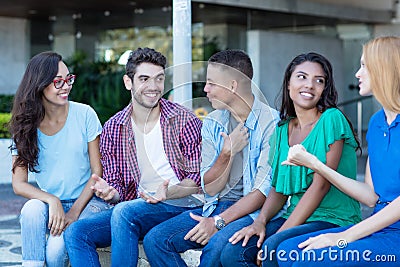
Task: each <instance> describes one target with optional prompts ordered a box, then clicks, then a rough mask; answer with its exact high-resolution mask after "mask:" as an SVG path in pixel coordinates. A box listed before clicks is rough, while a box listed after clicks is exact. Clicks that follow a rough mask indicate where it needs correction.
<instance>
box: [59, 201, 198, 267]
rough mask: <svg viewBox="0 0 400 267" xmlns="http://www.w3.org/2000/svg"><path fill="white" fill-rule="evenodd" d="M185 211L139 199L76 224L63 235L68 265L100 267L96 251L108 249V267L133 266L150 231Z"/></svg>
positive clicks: (184, 208) (180, 208) (74, 266)
mask: <svg viewBox="0 0 400 267" xmlns="http://www.w3.org/2000/svg"><path fill="white" fill-rule="evenodd" d="M189 209H192V208H188V207H182V206H173V205H169V204H166V203H162V202H160V203H157V204H149V203H147V202H145V201H144V200H143V199H135V200H131V201H126V202H121V203H119V204H118V205H116V206H115V207H114V208H113V209H112V210H108V211H104V212H101V213H99V214H96V215H94V216H92V217H90V218H87V219H85V220H79V221H77V222H75V223H73V224H72V225H71V226H70V227H69V229H67V231H66V233H65V239H66V241H65V242H66V246H67V250H68V254H69V257H70V261H71V265H72V267H79V266H85V267H89V266H100V262H99V259H98V255H97V252H96V247H107V246H110V245H111V250H112V253H111V262H112V266H124V267H125V266H136V265H137V262H138V254H139V251H138V243H139V240H141V239H143V237H144V236H145V234H146V233H147V232H148V231H149V230H150V229H151V228H152V227H154V226H156V225H158V224H160V223H161V222H164V221H166V220H168V219H170V218H172V217H175V216H177V215H179V214H181V213H182V212H184V211H187V210H189ZM111 240H112V242H111Z"/></svg>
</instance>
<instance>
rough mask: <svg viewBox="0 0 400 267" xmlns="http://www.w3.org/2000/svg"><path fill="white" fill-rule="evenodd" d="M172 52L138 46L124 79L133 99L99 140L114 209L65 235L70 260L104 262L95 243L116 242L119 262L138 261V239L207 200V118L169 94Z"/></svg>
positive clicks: (100, 192) (102, 192)
mask: <svg viewBox="0 0 400 267" xmlns="http://www.w3.org/2000/svg"><path fill="white" fill-rule="evenodd" d="M165 65H166V59H165V57H164V56H163V55H162V54H161V53H159V52H157V51H155V50H154V49H150V48H143V49H142V48H138V49H137V50H135V51H133V52H132V53H131V55H130V57H129V59H128V62H127V64H126V74H125V75H124V77H123V80H124V84H125V87H126V89H127V90H130V91H131V95H132V102H131V103H130V104H129V105H128V106H127V107H126V108H125V109H123V110H122V111H120V112H118V113H117V114H116V115H114V116H113V117H112V118H111V119H110V120H108V121H107V122H106V123H105V125H104V128H103V131H102V134H101V140H100V152H101V162H102V165H103V168H104V170H103V178H100V177H95V180H96V184H95V185H93V186H92V189H93V191H94V192H95V194H96V196H98V197H100V198H102V199H104V200H105V201H107V202H109V203H111V204H117V203H118V204H117V205H116V206H115V207H114V208H112V209H111V208H110V209H109V210H106V211H103V212H100V213H98V214H96V215H94V216H92V217H90V218H88V219H86V220H80V221H79V222H76V223H74V224H72V225H71V226H70V227H69V228H68V229H67V231H66V232H65V240H66V247H67V250H68V254H69V257H70V261H71V265H72V266H73V267H75V266H86V267H88V266H100V263H99V260H98V255H97V252H96V247H106V246H110V245H111V247H112V265H113V266H136V265H137V262H138V241H139V240H140V239H143V237H144V236H145V235H146V233H147V232H148V231H149V230H150V229H151V228H152V227H154V226H156V225H158V224H160V223H161V222H163V221H165V220H167V219H169V218H172V217H174V216H176V215H179V214H180V213H182V212H184V211H187V210H189V209H193V208H195V207H197V206H199V205H201V204H202V203H201V201H199V200H198V199H197V198H195V197H194V196H193V195H192V194H196V193H198V191H199V185H200V174H199V171H200V158H201V147H200V145H201V134H200V131H201V121H200V120H199V119H198V118H197V117H196V116H195V115H194V114H193V113H192V112H190V111H189V110H187V109H186V108H184V107H182V106H180V105H178V104H176V103H172V102H170V101H168V100H165V99H163V98H161V97H162V94H163V92H164V81H165V73H164V69H165Z"/></svg>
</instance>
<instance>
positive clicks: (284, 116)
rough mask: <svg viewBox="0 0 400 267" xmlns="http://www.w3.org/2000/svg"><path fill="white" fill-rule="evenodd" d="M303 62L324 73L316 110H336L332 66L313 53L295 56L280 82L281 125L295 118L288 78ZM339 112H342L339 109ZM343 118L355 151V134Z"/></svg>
mask: <svg viewBox="0 0 400 267" xmlns="http://www.w3.org/2000/svg"><path fill="white" fill-rule="evenodd" d="M304 62H314V63H318V64H319V65H320V66H321V67H322V70H323V71H324V74H325V88H324V90H323V91H322V95H321V98H320V99H319V101H318V103H317V109H318V110H319V111H320V112H324V111H325V110H327V109H328V108H338V106H337V101H338V93H337V90H336V87H335V82H334V79H333V70H332V65H331V63H330V62H329V60H328V59H327V58H325V57H324V56H322V55H320V54H318V53H315V52H309V53H304V54H300V55H298V56H296V57H295V58H294V59H293V60H292V61H291V62H290V63H289V65H288V66H287V68H286V71H285V74H284V76H283V82H282V87H281V95H282V103H281V105H280V114H279V116H280V119H281V122H280V124H281V123H283V122H285V121H287V120H289V119H290V118H294V117H297V115H296V111H295V109H294V104H293V100H292V99H291V98H290V94H289V90H288V87H289V82H290V77H291V76H292V73H293V71H294V70H295V68H296V67H297V66H298V65H300V64H302V63H304ZM339 111H340V112H342V111H341V110H340V109H339ZM342 114H343V115H344V117H345V118H346V120H347V122H348V123H349V125H350V128H351V130H352V132H353V135H354V138H355V140H356V142H357V150H358V149H360V150H361V147H360V142H359V140H358V137H357V134H356V133H355V131H354V128H353V125H352V123H351V121H350V120H349V118H348V117H347V116H346V114H344V113H343V112H342Z"/></svg>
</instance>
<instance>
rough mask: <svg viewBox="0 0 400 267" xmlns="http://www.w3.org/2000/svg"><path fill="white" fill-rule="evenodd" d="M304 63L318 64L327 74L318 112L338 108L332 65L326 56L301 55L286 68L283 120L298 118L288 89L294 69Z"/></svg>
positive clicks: (282, 108) (283, 86) (315, 54)
mask: <svg viewBox="0 0 400 267" xmlns="http://www.w3.org/2000/svg"><path fill="white" fill-rule="evenodd" d="M304 62H315V63H318V64H319V65H320V66H321V67H322V69H323V71H324V74H325V88H324V91H323V92H322V95H321V98H320V100H319V101H318V103H317V108H318V110H319V111H320V112H324V111H325V110H327V109H328V108H336V107H337V98H338V95H337V91H336V87H335V83H334V80H333V71H332V65H331V63H330V62H329V61H328V59H326V58H325V57H324V56H322V55H320V54H317V53H314V52H310V53H306V54H300V55H298V56H296V57H295V58H294V59H293V60H292V61H291V62H290V63H289V65H288V66H287V68H286V71H285V75H284V76H283V82H282V87H281V95H282V104H281V108H280V118H281V120H288V119H289V118H292V117H297V116H296V111H295V110H294V104H293V100H292V99H291V98H290V95H289V90H287V88H288V87H289V82H290V77H291V76H292V73H293V71H294V69H295V68H296V67H297V66H298V65H300V64H302V63H304Z"/></svg>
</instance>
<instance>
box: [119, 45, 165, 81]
mask: <svg viewBox="0 0 400 267" xmlns="http://www.w3.org/2000/svg"><path fill="white" fill-rule="evenodd" d="M142 63H152V64H154V65H157V66H160V67H162V68H163V69H165V66H166V65H167V59H166V58H165V56H164V55H163V54H161V53H160V52H158V51H156V50H154V49H152V48H148V47H145V48H140V47H139V48H138V49H136V50H134V51H132V52H131V54H130V55H129V58H128V62H127V63H126V66H125V72H126V75H128V77H129V78H131V79H133V76H135V73H136V68H137V66H139V65H140V64H142Z"/></svg>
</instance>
